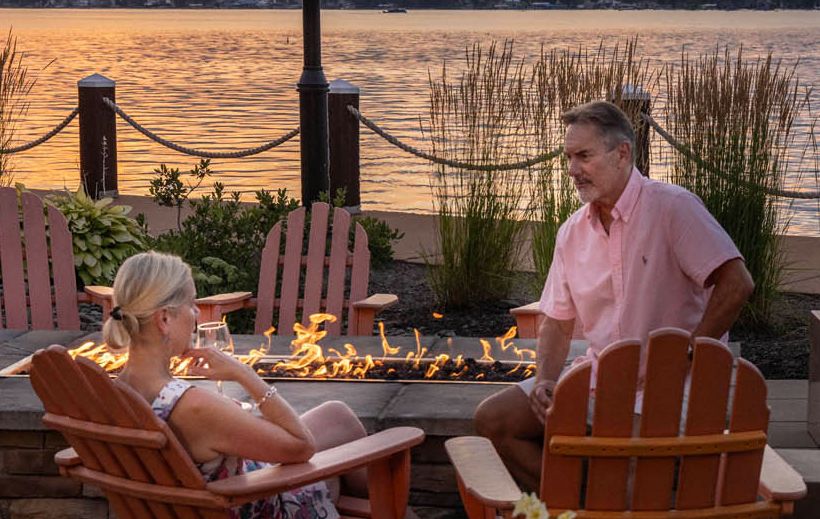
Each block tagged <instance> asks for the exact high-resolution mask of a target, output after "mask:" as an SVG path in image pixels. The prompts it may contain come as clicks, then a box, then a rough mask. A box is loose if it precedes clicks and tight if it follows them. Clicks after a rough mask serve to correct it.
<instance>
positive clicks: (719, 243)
mask: <svg viewBox="0 0 820 519" xmlns="http://www.w3.org/2000/svg"><path fill="white" fill-rule="evenodd" d="M668 207H669V211H670V213H669V236H670V240H671V245H672V250H673V251H674V253H675V256H676V258H677V260H678V264H679V265H680V268H681V270H682V271H683V272H684V273H685V274H686V275H687V276H688V277H689V278H691V279H692V280H694V281H695V283H697V284H698V286H701V287H705V285H706V280H707V278H708V277H709V276H710V275H711V274H712V272H714V271H715V269H717V268H718V267H719V266H721V265H723V264H724V263H726V262H727V261H729V260H732V259H735V258H740V259H743V256H742V255H741V254H740V251H738V249H737V247H736V246H735V244H734V242H733V241H732V238H730V237H729V235H728V234H727V233H726V231H725V230H724V229H723V227H721V225H720V224H719V223H718V222H717V220H715V218H714V217H713V216H712V215H711V214H710V213H709V211H708V210H707V209H706V206H705V205H704V204H703V202H702V201H701V199H700V198H698V197H697V196H695V195H694V194H692V193H690V192H688V191H684V192H682V193H680V194H678V195H676V196H675V197H674V199H673V200H672V203H671V204H669V206H668Z"/></svg>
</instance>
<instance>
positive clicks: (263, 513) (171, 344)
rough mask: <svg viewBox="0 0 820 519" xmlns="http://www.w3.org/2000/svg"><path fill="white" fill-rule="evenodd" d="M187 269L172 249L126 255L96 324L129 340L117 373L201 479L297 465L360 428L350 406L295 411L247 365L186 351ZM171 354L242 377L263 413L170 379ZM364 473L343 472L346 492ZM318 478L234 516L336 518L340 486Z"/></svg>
mask: <svg viewBox="0 0 820 519" xmlns="http://www.w3.org/2000/svg"><path fill="white" fill-rule="evenodd" d="M195 297H196V291H195V288H194V282H193V279H192V277H191V269H190V268H189V267H188V265H186V264H185V263H184V262H183V261H182V260H181V259H179V258H178V257H176V256H171V255H166V254H159V253H155V252H147V253H143V254H137V255H135V256H132V257H131V258H129V259H128V260H126V261H125V263H123V265H122V266H121V267H120V269H119V271H118V272H117V277H116V279H115V280H114V304H115V305H116V306H115V307H114V309H113V310H112V311H111V316H110V318H109V319H108V320H107V321H106V323H105V326H104V328H103V335H104V338H105V341H106V342H107V343H108V344H109V346H111V347H113V348H124V347H127V348H128V351H129V359H128V363H127V365H126V366H125V369H124V370H123V372H122V373H121V374H120V380H121V381H123V382H125V383H127V384H128V385H129V386H131V387H132V388H133V389H135V390H136V391H137V392H138V393H140V394H141V395H142V396H143V397H144V398H145V400H147V401H148V402H150V403H151V407H152V408H153V410H154V412H155V413H156V414H157V416H159V417H160V418H162V419H163V420H165V421H166V422H167V423H168V425H169V426H170V427H171V429H172V430H173V431H174V432H175V433H176V435H177V436H178V437H179V439H180V441H181V442H182V444H183V445H184V446H185V448H186V450H187V451H188V452H189V453H190V455H191V458H193V460H194V462H195V463H196V464H197V466H198V467H199V469H200V471H201V472H202V475H203V477H204V478H205V480H206V481H213V480H216V479H222V478H226V477H229V476H233V475H237V474H243V473H246V472H250V471H252V470H256V469H258V468H261V467H264V466H266V465H268V464H271V463H301V462H304V461H307V460H308V459H310V457H311V456H313V454H314V453H315V452H316V451H317V450H322V449H327V448H329V447H332V446H335V445H339V444H341V443H345V442H348V441H351V440H354V439H356V438H360V437H362V436H364V435H365V434H366V433H365V430H364V427H363V426H362V424H361V422H359V420H358V418H356V416H355V415H354V414H353V412H352V411H351V410H350V409H349V408H348V407H347V406H346V405H345V404H343V403H341V402H327V403H325V404H322V405H321V406H319V407H317V408H315V409H312V410H310V411H308V412H307V413H305V414H304V415H303V416H301V417H300V416H299V415H298V414H296V412H295V411H294V410H293V408H292V407H291V406H290V405H289V404H288V403H287V402H286V401H285V399H284V398H282V397H281V396H280V395H279V394H278V393H277V392H276V388H275V387H274V386H268V384H267V383H265V382H264V381H263V380H262V379H260V378H259V376H258V375H257V374H256V372H255V371H254V370H253V369H251V368H250V367H248V366H246V365H244V364H242V363H240V362H238V361H237V360H236V359H234V358H233V357H231V356H229V355H226V354H224V353H221V352H219V351H217V350H214V349H211V348H204V349H191V336H192V332H193V331H194V330H195V328H196V319H197V315H198V313H199V310H198V309H197V307H196V304H195V303H194V299H195ZM174 355H182V356H187V357H190V358H192V359H193V360H194V361H195V362H194V364H195V365H196V367H194V368H192V370H191V372H192V374H194V375H202V376H204V377H207V378H209V379H214V380H228V381H233V382H237V383H239V384H240V385H241V386H242V387H243V388H244V389H245V391H246V392H247V393H248V394H249V395H250V396H251V397H252V398H253V399H254V400H255V401H256V403H257V405H258V410H259V412H260V414H261V417H258V416H255V415H254V414H252V413H249V412H247V411H244V410H243V409H242V408H241V407H240V406H238V405H237V404H236V403H235V402H234V401H232V400H230V399H228V398H225V397H222V396H220V395H218V394H216V393H214V392H211V391H207V390H205V389H202V388H197V387H193V386H192V385H191V384H189V383H188V382H185V381H182V380H176V379H174V378H173V377H172V376H171V373H170V372H169V370H168V367H169V363H170V359H171V357H172V356H174ZM364 481H365V478H364V476H363V474H362V473H361V472H358V473H354V474H351V475H350V476H349V477H345V478H344V481H343V482H342V484H346V485H348V486H349V487H350V488H349V491H350V492H351V493H352V494H354V495H355V494H359V495H361V494H362V493H363V492H366V491H364V490H363V489H364V488H366V484H365V483H364ZM331 486H333V487H334V492H333V495H331V492H330V490H329V488H328V485H327V484H325V483H318V484H315V485H310V486H308V487H303V488H300V489H297V490H293V491H290V492H287V493H283V494H279V495H276V496H272V497H270V498H268V499H265V500H262V501H257V502H254V503H249V504H247V505H244V506H243V507H241V508H237V509H234V511H233V512H234V513H233V514H232V515H233V516H234V517H237V518H242V519H246V518H262V517H264V518H283V519H290V518H300V519H301V518H305V519H306V518H317V517H319V518H324V519H334V518H336V517H338V513H337V511H336V509H335V508H334V506H333V498H334V497H335V495H336V494H337V492H336V489H335V486H336V482H334V484H333V485H331Z"/></svg>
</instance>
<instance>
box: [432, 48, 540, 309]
mask: <svg viewBox="0 0 820 519" xmlns="http://www.w3.org/2000/svg"><path fill="white" fill-rule="evenodd" d="M466 57H467V63H466V70H465V71H464V72H463V74H462V75H461V77H460V78H459V79H457V80H453V79H451V78H450V77H449V76H448V73H447V68H446V64H445V66H444V67H443V69H442V73H441V77H440V79H435V80H434V79H433V78H432V77H431V78H430V127H429V131H430V133H431V138H432V143H433V152H434V153H435V154H437V155H440V156H444V157H447V158H455V159H459V160H464V161H469V162H473V163H483V164H497V163H507V162H514V161H517V160H520V159H521V153H522V150H523V149H524V146H525V144H526V142H527V141H528V140H529V139H530V136H529V135H527V133H526V127H525V126H524V124H523V121H524V110H525V106H524V105H523V92H524V87H525V85H524V74H523V63H520V62H515V61H514V60H513V56H512V43H511V42H506V43H504V44H503V45H502V46H500V47H499V46H498V45H496V44H493V45H491V46H490V47H489V49H486V50H484V49H482V48H481V46H479V45H476V46H474V47H472V48H471V49H468V51H467V56H466ZM526 180H527V172H526V171H522V170H511V171H491V172H479V171H467V170H461V169H453V168H447V167H444V166H439V167H437V168H436V171H435V172H434V174H433V176H432V182H431V187H432V190H433V193H434V204H435V207H436V210H437V213H438V225H437V229H436V230H437V236H438V250H437V251H428V255H427V260H428V267H429V274H430V281H431V286H432V288H433V290H434V293H435V294H436V297H437V299H438V301H439V304H442V305H445V306H450V307H463V306H469V305H472V304H477V303H481V302H483V301H486V300H492V299H498V298H502V297H503V296H504V295H505V294H506V293H507V291H508V287H509V286H510V278H511V275H512V271H513V269H514V267H515V266H516V264H517V262H518V259H519V255H520V250H521V247H520V245H521V234H522V231H523V229H524V222H523V220H522V218H521V212H522V209H523V210H524V211H526V208H525V207H522V205H526V204H527V197H526V194H527V191H526V190H527V187H526V186H527V182H526ZM432 255H437V256H438V261H433V260H431V256H432Z"/></svg>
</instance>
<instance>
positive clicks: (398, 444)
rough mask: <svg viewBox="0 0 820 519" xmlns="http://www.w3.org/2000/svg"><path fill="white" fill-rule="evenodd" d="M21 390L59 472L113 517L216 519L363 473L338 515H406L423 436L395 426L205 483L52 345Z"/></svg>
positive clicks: (133, 405) (160, 424)
mask: <svg viewBox="0 0 820 519" xmlns="http://www.w3.org/2000/svg"><path fill="white" fill-rule="evenodd" d="M31 383H32V386H34V389H35V391H36V392H37V395H38V396H39V397H40V399H41V400H42V401H43V404H44V406H45V410H46V413H45V415H44V417H43V423H45V424H46V425H47V426H48V427H51V428H53V429H56V430H58V431H60V432H61V433H63V435H64V436H65V437H66V439H67V440H68V442H69V444H70V445H71V448H69V449H65V450H63V451H60V452H59V453H57V454H56V455H55V458H54V459H55V462H56V463H57V465H58V466H59V469H60V473H61V474H63V475H64V476H67V477H70V478H73V479H77V480H79V481H82V482H84V483H89V484H92V485H96V486H98V487H100V488H101V489H102V490H103V492H105V494H106V496H107V497H108V500H109V503H110V504H111V506H112V507H113V509H114V512H115V513H116V514H117V517H121V518H123V519H125V518H135V519H136V518H139V519H142V518H149V517H156V518H185V519H196V518H217V517H220V518H226V517H228V509H229V508H231V507H235V506H238V505H241V504H243V503H247V502H249V501H254V500H257V499H260V498H263V497H266V496H269V495H272V494H276V493H280V492H283V491H286V490H289V489H293V488H296V487H300V486H303V485H306V484H309V483H313V482H316V481H320V480H324V479H327V478H330V477H333V476H337V475H340V474H342V473H345V472H349V471H351V470H353V469H357V468H360V467H367V470H368V490H369V500H362V499H356V498H350V497H342V499H341V500H340V501H339V503H338V505H337V508H338V509H339V511H340V513H342V514H343V515H354V516H358V517H372V518H374V519H379V518H386V519H402V518H403V517H404V514H405V512H406V509H407V500H408V493H409V481H410V448H411V447H413V446H415V445H418V444H420V443H421V442H422V441H423V439H424V433H423V432H422V431H421V430H420V429H416V428H413V427H397V428H393V429H388V430H385V431H381V432H378V433H376V434H373V435H371V436H368V437H366V438H362V439H359V440H356V441H353V442H350V443H348V444H345V445H342V446H338V447H335V448H332V449H328V450H325V451H322V452H319V453H317V454H316V455H315V456H314V457H313V458H311V460H310V461H309V462H307V463H301V464H292V465H279V466H275V467H269V468H265V469H260V470H258V471H255V472H252V473H249V474H245V475H242V476H234V477H231V478H228V479H222V480H218V481H214V482H211V483H205V481H204V480H203V478H202V475H201V474H200V472H199V470H197V468H196V466H195V465H194V463H193V461H192V460H191V458H190V456H189V455H188V453H187V452H186V451H185V449H184V448H183V447H182V445H181V444H180V442H179V440H178V439H177V437H176V436H175V435H174V433H173V432H172V431H171V429H170V428H169V427H168V425H167V424H166V423H165V422H164V421H162V420H161V419H159V418H158V417H156V416H155V415H154V413H153V412H152V411H151V407H150V406H149V404H148V403H147V402H146V401H145V400H144V399H143V398H142V397H141V396H140V395H139V394H138V393H136V392H135V391H134V390H132V389H131V388H130V387H128V386H127V385H126V384H122V383H119V382H118V381H114V380H112V379H111V378H109V376H108V375H107V374H106V373H105V372H103V370H102V369H100V368H99V367H98V366H97V365H96V364H94V363H93V362H91V361H89V360H87V359H84V358H78V359H77V360H76V361H75V360H73V359H72V358H71V356H70V355H69V354H68V353H67V351H66V349H65V348H63V347H62V346H56V345H55V346H50V347H48V348H47V349H44V350H40V351H38V352H37V353H35V355H34V359H33V361H32V369H31Z"/></svg>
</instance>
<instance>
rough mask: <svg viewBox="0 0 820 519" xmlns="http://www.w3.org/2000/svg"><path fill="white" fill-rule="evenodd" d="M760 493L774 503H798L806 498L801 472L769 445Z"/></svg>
mask: <svg viewBox="0 0 820 519" xmlns="http://www.w3.org/2000/svg"><path fill="white" fill-rule="evenodd" d="M758 493H759V494H760V495H761V496H763V497H765V498H766V499H770V500H773V501H796V500H798V499H801V498H803V497H805V496H806V483H805V482H804V481H803V477H802V476H801V475H800V473H799V472H797V471H796V470H794V469H793V468H792V466H791V465H789V464H788V463H787V462H786V460H784V459H783V458H781V457H780V455H779V454H778V453H777V452H776V451H775V450H774V449H772V448H771V447H769V446H768V445H767V446H766V449H765V450H764V451H763V467H762V468H761V469H760V485H759V487H758Z"/></svg>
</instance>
